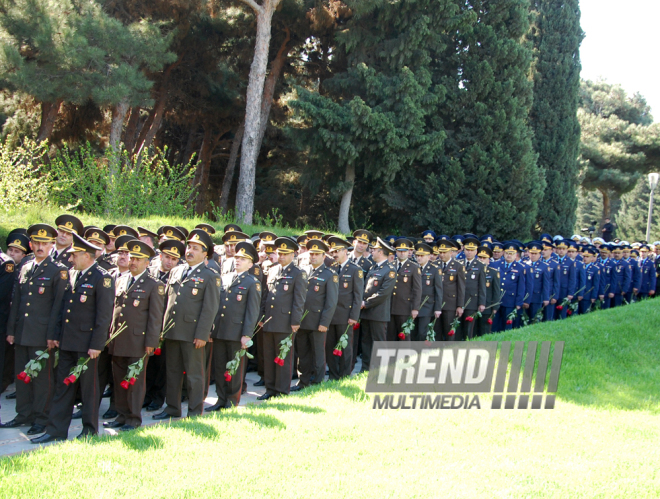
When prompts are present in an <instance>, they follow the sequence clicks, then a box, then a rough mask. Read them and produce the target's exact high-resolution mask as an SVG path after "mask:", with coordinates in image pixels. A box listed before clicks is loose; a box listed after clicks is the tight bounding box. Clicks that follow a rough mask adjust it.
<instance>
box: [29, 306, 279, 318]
mask: <svg viewBox="0 0 660 499" xmlns="http://www.w3.org/2000/svg"><path fill="white" fill-rule="evenodd" d="M271 308H272V307H271ZM27 316H28V314H25V317H27Z"/></svg>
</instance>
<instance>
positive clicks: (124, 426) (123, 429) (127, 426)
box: [118, 424, 135, 431]
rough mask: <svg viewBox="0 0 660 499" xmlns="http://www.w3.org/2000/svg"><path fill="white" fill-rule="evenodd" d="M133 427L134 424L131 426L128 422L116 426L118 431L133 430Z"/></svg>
mask: <svg viewBox="0 0 660 499" xmlns="http://www.w3.org/2000/svg"><path fill="white" fill-rule="evenodd" d="M134 429H135V426H131V425H129V424H125V425H123V426H120V427H119V428H118V430H119V431H131V430H134Z"/></svg>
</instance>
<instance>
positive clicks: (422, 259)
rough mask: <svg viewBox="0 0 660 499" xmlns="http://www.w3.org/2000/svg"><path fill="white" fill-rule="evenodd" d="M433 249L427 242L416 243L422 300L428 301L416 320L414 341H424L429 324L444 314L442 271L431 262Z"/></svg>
mask: <svg viewBox="0 0 660 499" xmlns="http://www.w3.org/2000/svg"><path fill="white" fill-rule="evenodd" d="M427 232H430V231H427ZM432 251H433V249H432V248H431V246H429V245H428V244H426V243H419V244H416V245H415V256H416V257H417V263H418V264H419V265H420V270H421V277H422V302H423V301H424V299H426V303H424V305H423V306H422V308H421V309H420V310H419V314H418V315H417V320H416V321H415V329H414V331H413V338H411V339H412V340H414V341H424V340H425V339H426V334H427V332H428V327H429V324H431V323H432V322H433V321H436V324H437V320H438V319H439V318H440V316H441V315H442V273H441V272H440V270H439V269H438V267H437V266H435V265H433V264H432V262H431V253H432ZM427 297H428V298H427Z"/></svg>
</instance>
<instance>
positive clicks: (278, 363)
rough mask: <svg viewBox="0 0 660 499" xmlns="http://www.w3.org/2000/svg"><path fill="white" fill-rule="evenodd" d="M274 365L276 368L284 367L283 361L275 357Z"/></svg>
mask: <svg viewBox="0 0 660 499" xmlns="http://www.w3.org/2000/svg"><path fill="white" fill-rule="evenodd" d="M275 364H277V365H278V366H283V365H284V359H280V358H279V357H275Z"/></svg>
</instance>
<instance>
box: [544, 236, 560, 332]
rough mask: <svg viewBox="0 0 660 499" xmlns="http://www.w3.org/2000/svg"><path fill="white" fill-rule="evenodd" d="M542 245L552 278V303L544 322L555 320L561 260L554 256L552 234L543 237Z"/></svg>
mask: <svg viewBox="0 0 660 499" xmlns="http://www.w3.org/2000/svg"><path fill="white" fill-rule="evenodd" d="M541 245H542V246H543V248H542V250H541V256H542V258H541V261H542V262H543V263H545V264H546V265H548V267H550V280H551V281H552V284H551V288H550V303H549V305H548V306H546V307H545V310H544V312H543V315H544V317H543V320H544V322H547V321H551V320H554V318H555V305H556V303H557V297H558V296H559V281H560V273H561V270H560V268H559V262H558V261H557V260H556V259H555V258H553V256H554V253H553V251H554V248H555V243H554V242H553V240H552V238H551V237H550V236H548V237H546V238H542V239H541Z"/></svg>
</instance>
